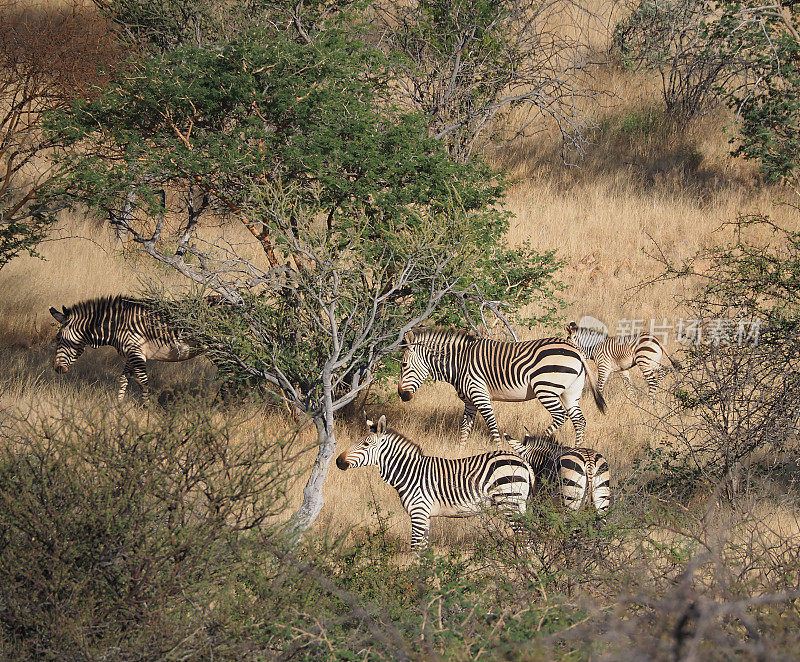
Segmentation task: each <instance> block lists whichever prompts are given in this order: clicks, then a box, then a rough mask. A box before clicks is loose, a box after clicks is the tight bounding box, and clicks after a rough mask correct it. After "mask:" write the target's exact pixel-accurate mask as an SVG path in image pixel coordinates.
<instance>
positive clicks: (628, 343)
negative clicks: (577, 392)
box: [567, 322, 681, 397]
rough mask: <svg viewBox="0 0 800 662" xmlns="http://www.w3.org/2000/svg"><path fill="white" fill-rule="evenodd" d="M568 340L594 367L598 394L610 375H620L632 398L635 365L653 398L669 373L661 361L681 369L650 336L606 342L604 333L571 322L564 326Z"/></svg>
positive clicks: (639, 334)
mask: <svg viewBox="0 0 800 662" xmlns="http://www.w3.org/2000/svg"><path fill="white" fill-rule="evenodd" d="M567 338H569V340H571V341H572V342H573V343H575V344H576V345H577V346H578V347H580V348H581V350H583V352H585V353H586V355H587V356H588V357H589V358H590V359H592V360H593V361H594V362H595V363H596V364H597V388H598V389H599V390H600V391H601V392H602V391H603V390H604V389H605V386H606V383H607V382H608V378H609V377H610V376H611V373H613V372H619V373H620V374H621V375H622V378H623V379H624V380H625V388H626V390H627V391H628V394H631V395H632V394H633V384H632V383H631V377H630V369H631V368H632V367H633V366H634V365H638V366H639V369H640V370H641V371H642V374H643V375H644V377H645V379H646V380H647V385H648V388H647V393H648V395H649V396H651V397H652V396H653V394H654V393H655V392H656V389H657V388H658V385H659V383H660V382H661V380H662V379H663V378H664V375H665V374H666V372H667V370H668V367H667V366H665V365H664V364H663V363H662V362H661V361H662V359H663V358H664V357H666V358H667V359H668V360H669V362H670V363H671V364H672V365H673V367H675V368H677V369H679V370H680V368H681V364H680V363H678V362H677V361H676V360H675V359H673V358H672V357H670V356H669V355H668V354H667V352H666V351H665V350H664V347H663V346H662V345H661V343H660V342H659V341H658V338H656V337H655V336H653V335H650V334H646V333H637V334H634V335H630V336H616V337H613V338H609V337H608V334H607V333H604V332H602V331H598V330H597V329H591V328H588V327H585V326H578V325H577V324H575V322H570V323H569V324H568V325H567Z"/></svg>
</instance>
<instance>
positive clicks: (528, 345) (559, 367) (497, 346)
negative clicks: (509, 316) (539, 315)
mask: <svg viewBox="0 0 800 662" xmlns="http://www.w3.org/2000/svg"><path fill="white" fill-rule="evenodd" d="M469 360H470V362H469V369H471V370H472V371H473V372H474V373H475V374H476V375H479V376H480V377H481V378H483V379H484V380H485V382H486V386H487V388H488V389H489V394H490V395H491V396H492V398H493V399H494V400H509V401H522V400H530V399H531V398H533V397H534V393H533V390H532V383H533V382H535V381H536V380H538V381H540V382H545V381H546V382H548V383H550V384H552V385H553V386H557V387H562V388H563V387H565V386H568V385H569V384H571V383H572V382H574V381H575V379H576V378H577V377H578V376H579V375H580V374H581V373H582V372H583V361H582V359H581V355H580V353H579V350H578V349H577V348H576V347H575V346H574V345H573V344H572V343H570V342H568V341H565V340H564V339H562V338H540V339H538V340H529V341H524V342H518V343H510V342H500V341H496V340H479V341H477V342H476V343H475V344H474V345H473V346H472V347H471V348H470V351H469Z"/></svg>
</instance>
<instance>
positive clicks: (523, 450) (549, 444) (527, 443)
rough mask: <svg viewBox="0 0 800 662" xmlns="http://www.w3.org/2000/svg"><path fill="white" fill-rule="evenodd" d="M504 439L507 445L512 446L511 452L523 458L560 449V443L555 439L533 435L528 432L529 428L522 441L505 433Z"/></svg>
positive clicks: (542, 435)
mask: <svg viewBox="0 0 800 662" xmlns="http://www.w3.org/2000/svg"><path fill="white" fill-rule="evenodd" d="M503 438H504V439H505V440H506V443H507V444H508V445H509V446H511V450H513V451H514V452H515V453H516V454H517V455H521V456H523V457H528V456H530V455H532V454H533V453H539V452H542V451H552V450H554V449H557V448H559V443H558V442H557V441H556V440H555V439H553V437H551V436H549V435H546V434H531V433H530V432H528V429H527V428H525V437H524V438H523V439H522V441H520V440H519V439H515V438H514V437H511V436H510V435H507V434H505V433H503Z"/></svg>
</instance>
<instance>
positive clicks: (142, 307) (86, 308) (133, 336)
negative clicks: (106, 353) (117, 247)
mask: <svg viewBox="0 0 800 662" xmlns="http://www.w3.org/2000/svg"><path fill="white" fill-rule="evenodd" d="M50 314H51V315H52V316H53V317H54V318H55V320H56V321H57V322H58V323H59V324H61V325H62V326H61V329H59V331H58V337H57V340H58V347H57V349H56V356H55V360H54V361H53V367H54V368H55V371H56V372H58V373H64V372H67V370H69V367H70V366H71V365H72V363H73V362H74V361H75V359H77V358H78V357H79V356H80V355H81V354H83V350H84V349H86V346H87V345H89V346H91V347H100V346H102V345H111V346H112V347H114V349H116V350H117V352H119V354H120V356H122V358H123V359H125V368H124V369H123V371H122V376H121V377H120V380H119V391H118V392H117V398H118V399H119V400H122V398H124V397H125V391H126V390H127V388H128V379H129V378H130V377H133V378H134V379H135V380H136V381H137V382H139V384H140V385H141V387H142V394H143V397H144V398H145V399H147V398H148V397H149V389H148V387H147V372H146V371H145V361H146V360H147V359H153V360H155V361H185V360H186V359H191V358H192V357H194V356H197V355H198V354H200V353H202V350H201V349H199V348H197V347H192V346H191V345H189V344H187V343H186V342H185V341H184V340H182V339H181V335H180V333H178V332H176V331H175V330H173V329H171V328H169V327H168V326H167V325H166V324H165V323H164V322H163V321H162V320H161V319H160V318H159V317H158V315H157V314H156V313H154V312H153V311H152V310H151V309H150V308H149V307H148V305H147V303H145V302H144V301H138V300H136V299H129V298H126V297H122V296H116V297H103V298H99V299H90V300H88V301H81V302H80V303H77V304H75V305H74V306H72V307H71V308H67V307H66V306H65V307H63V309H62V310H61V311H59V310H57V309H56V308H50Z"/></svg>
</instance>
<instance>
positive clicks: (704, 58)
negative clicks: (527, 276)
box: [614, 0, 800, 181]
mask: <svg viewBox="0 0 800 662" xmlns="http://www.w3.org/2000/svg"><path fill="white" fill-rule="evenodd" d="M798 28H800V13H799V12H798V9H797V6H796V4H795V3H794V2H791V1H789V0H786V1H783V0H782V1H781V2H780V3H777V4H767V5H764V4H763V3H758V2H754V1H748V2H739V1H738V0H723V1H722V2H719V3H708V2H705V1H703V0H669V1H667V2H654V1H653V0H639V1H637V2H635V3H634V4H633V5H632V7H631V13H630V15H629V16H627V17H626V18H625V19H623V20H622V21H620V22H619V24H618V25H617V27H616V30H615V34H614V48H615V50H616V51H617V55H618V57H620V59H621V60H622V62H623V63H624V64H626V65H627V66H632V67H645V68H648V69H655V70H657V71H658V72H659V74H660V75H661V79H662V91H663V95H664V102H665V105H666V109H667V111H668V112H669V113H670V114H671V115H672V116H673V117H674V118H675V119H677V120H679V121H686V120H688V119H691V118H692V117H694V116H696V115H697V114H700V113H702V112H703V111H705V110H707V109H708V108H709V107H711V106H713V105H714V104H715V103H718V102H719V101H723V102H725V103H727V104H728V105H729V106H730V107H731V108H732V109H733V110H734V111H735V113H736V129H737V134H738V139H739V141H740V142H739V144H738V145H737V146H736V148H735V149H734V154H741V155H743V156H745V157H746V158H749V159H754V160H758V161H759V162H760V169H761V172H762V173H763V174H764V175H765V176H766V178H767V179H769V180H773V181H777V180H780V179H783V178H790V179H792V178H793V177H794V172H795V170H796V168H797V165H798V157H797V155H798V153H800V105H798V104H800V102H798V99H800V71H799V70H798V61H800V30H799V29H798Z"/></svg>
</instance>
